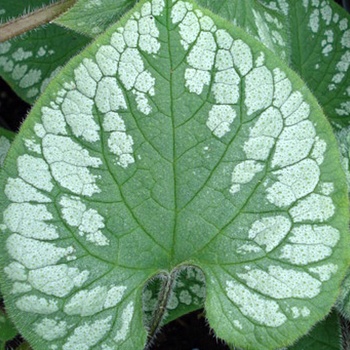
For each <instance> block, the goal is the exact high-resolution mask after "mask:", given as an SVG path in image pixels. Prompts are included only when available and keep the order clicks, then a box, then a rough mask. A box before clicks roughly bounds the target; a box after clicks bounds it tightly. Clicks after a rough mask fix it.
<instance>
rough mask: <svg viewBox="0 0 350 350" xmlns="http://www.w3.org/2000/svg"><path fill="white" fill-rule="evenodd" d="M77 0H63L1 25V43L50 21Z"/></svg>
mask: <svg viewBox="0 0 350 350" xmlns="http://www.w3.org/2000/svg"><path fill="white" fill-rule="evenodd" d="M76 1H77V0H61V1H58V2H55V3H53V4H51V5H48V6H45V7H42V8H40V9H38V10H35V11H33V12H30V13H28V14H26V15H23V16H21V17H17V18H15V19H13V20H11V21H9V22H6V23H4V24H2V25H0V43H1V42H4V41H6V40H9V39H12V38H14V37H16V36H18V35H21V34H23V33H26V32H28V31H30V30H32V29H34V28H37V27H39V26H41V25H43V24H46V23H49V22H50V21H52V20H53V19H55V18H56V17H58V16H59V15H60V14H62V13H63V12H65V11H67V10H68V9H69V8H70V7H71V6H72V5H73V4H74V3H75V2H76Z"/></svg>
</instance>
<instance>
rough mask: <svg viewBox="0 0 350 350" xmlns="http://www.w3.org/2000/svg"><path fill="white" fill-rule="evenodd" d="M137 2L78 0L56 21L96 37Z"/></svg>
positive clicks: (131, 0)
mask: <svg viewBox="0 0 350 350" xmlns="http://www.w3.org/2000/svg"><path fill="white" fill-rule="evenodd" d="M136 2H137V0H99V1H96V0H78V1H77V2H76V4H75V5H74V6H73V7H72V8H71V9H69V11H67V12H66V13H65V14H63V15H62V16H60V17H59V18H57V19H56V20H55V23H58V24H60V25H62V26H65V27H67V28H69V29H71V30H75V31H77V32H78V33H82V34H85V35H87V36H91V37H96V36H97V35H98V34H101V33H102V32H104V31H105V30H106V29H107V27H109V26H110V25H111V24H113V23H115V22H116V21H117V20H118V19H119V18H121V16H122V15H124V13H125V12H127V11H128V10H130V9H131V8H132V7H133V6H134V5H135V4H136Z"/></svg>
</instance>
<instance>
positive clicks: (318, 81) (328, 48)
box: [198, 0, 350, 127]
mask: <svg viewBox="0 0 350 350" xmlns="http://www.w3.org/2000/svg"><path fill="white" fill-rule="evenodd" d="M198 3H200V4H202V5H204V6H206V7H208V8H210V9H211V10H213V11H214V12H216V13H217V14H219V15H221V16H222V17H224V18H227V19H228V20H230V21H232V22H233V23H235V24H238V25H240V26H241V27H243V28H244V29H245V30H246V31H248V32H249V33H251V34H252V35H253V36H255V37H257V38H258V39H259V40H260V41H261V42H263V43H264V44H265V45H266V46H267V47H268V48H269V49H270V50H272V51H273V52H275V53H279V55H280V57H282V58H283V59H285V60H286V62H288V64H290V65H291V67H292V68H293V69H295V70H296V71H297V72H298V73H299V74H300V76H301V77H302V78H303V79H304V80H305V82H306V83H307V84H308V86H309V87H310V88H311V90H312V91H313V92H314V94H315V96H316V97H317V99H318V101H319V103H320V104H321V106H322V107H323V109H324V111H325V113H326V115H327V116H328V117H329V119H330V121H331V122H332V124H333V126H336V127H341V126H344V125H349V122H350V119H349V118H347V117H348V116H349V115H350V102H349V98H350V75H349V74H346V73H347V71H348V69H349V64H350V23H349V21H350V16H349V14H348V13H347V12H346V11H344V10H343V9H342V8H341V7H340V6H338V5H337V4H336V3H335V2H334V1H333V0H323V1H318V0H317V1H311V0H303V1H294V0H283V1H280V0H279V1H275V0H259V1H254V0H247V1H240V0H233V1H227V0H218V1H211V0H198Z"/></svg>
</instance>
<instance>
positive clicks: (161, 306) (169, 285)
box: [145, 270, 179, 349]
mask: <svg viewBox="0 0 350 350" xmlns="http://www.w3.org/2000/svg"><path fill="white" fill-rule="evenodd" d="M178 272H179V271H178V270H173V271H172V272H171V274H163V276H162V286H161V288H160V291H159V295H158V303H157V307H156V309H155V311H154V314H153V316H152V321H151V324H150V327H149V332H148V342H147V345H146V348H145V349H149V347H150V345H151V344H152V340H153V338H154V336H155V335H156V334H157V332H158V331H159V329H160V327H161V326H162V324H163V321H164V318H165V316H166V312H167V305H168V303H169V300H170V298H171V295H172V292H173V290H174V287H175V284H176V277H177V275H178Z"/></svg>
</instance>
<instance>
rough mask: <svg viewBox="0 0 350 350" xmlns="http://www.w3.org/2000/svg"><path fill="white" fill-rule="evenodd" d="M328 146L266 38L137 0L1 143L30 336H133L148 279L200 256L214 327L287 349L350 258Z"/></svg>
mask: <svg viewBox="0 0 350 350" xmlns="http://www.w3.org/2000/svg"><path fill="white" fill-rule="evenodd" d="M338 158H339V157H338V149H337V144H336V140H335V138H334V135H333V133H332V130H331V128H330V126H329V123H328V122H327V120H326V118H325V116H324V115H323V114H322V111H321V109H320V107H319V106H318V104H317V101H316V100H315V98H314V97H313V95H312V94H311V93H310V91H309V90H308V89H307V88H306V87H305V85H304V83H303V81H302V80H301V79H299V77H298V76H297V75H296V74H295V73H294V72H293V71H291V70H290V69H289V68H288V67H287V66H286V64H285V63H284V62H283V61H281V60H280V59H279V58H278V57H277V56H276V55H274V54H273V53H272V52H271V51H270V50H267V49H266V47H265V46H263V45H261V44H260V43H259V42H258V41H256V40H254V39H253V38H252V37H251V36H250V35H248V34H247V33H246V32H244V31H243V30H241V29H240V28H238V27H235V26H233V25H231V24H229V23H227V22H226V21H223V20H221V19H220V18H219V17H216V16H215V15H213V14H212V13H210V12H208V11H205V10H203V9H200V8H197V6H196V5H195V3H194V2H192V1H177V2H173V1H171V0H152V1H150V0H148V1H145V0H144V1H141V2H140V3H139V4H137V5H136V7H135V8H134V9H133V11H131V12H129V13H128V14H127V15H126V16H124V17H123V18H122V20H121V21H120V22H119V23H117V24H116V25H114V26H112V27H110V28H109V29H108V30H107V32H106V33H104V34H102V35H101V36H99V37H98V38H97V40H96V41H95V42H94V43H93V44H92V45H91V46H89V47H88V48H87V49H86V50H84V51H83V52H81V53H80V54H79V55H78V56H76V57H75V58H74V59H73V60H71V61H70V62H69V63H68V65H67V66H66V67H65V68H64V69H63V70H62V71H61V72H60V73H59V74H58V76H57V77H56V78H55V79H54V80H53V81H52V83H51V84H50V85H49V86H48V88H47V89H46V91H45V93H44V94H43V95H42V97H41V98H40V99H39V100H38V102H37V103H36V105H35V106H34V107H33V110H32V112H31V114H30V115H29V116H28V118H27V119H26V121H25V122H24V123H23V125H22V128H21V131H20V134H19V135H18V136H17V137H16V139H15V140H14V142H13V144H12V147H11V149H10V151H9V154H8V157H7V158H6V162H5V167H4V171H2V172H1V174H0V175H1V181H0V183H1V186H2V187H1V189H2V191H1V192H0V208H1V212H2V225H1V228H2V230H3V232H4V234H3V235H1V236H0V253H1V256H2V259H1V261H0V264H1V270H0V273H1V275H0V278H1V286H2V291H3V294H4V296H5V297H6V302H7V305H6V306H7V309H8V311H9V313H10V315H11V316H12V317H13V318H14V320H15V322H16V325H17V326H18V328H19V329H20V331H21V334H23V336H24V337H25V338H26V339H28V341H29V342H30V343H31V344H33V347H34V349H35V350H47V349H49V350H55V349H62V350H71V349H80V348H82V349H93V348H94V347H97V346H98V347H100V348H101V349H103V350H111V349H115V348H118V350H130V349H133V350H138V349H139V350H142V349H143V348H144V346H145V343H146V339H147V332H146V329H145V327H144V314H143V307H144V306H145V305H147V303H146V304H145V303H143V298H144V301H145V294H144V292H145V291H146V293H147V288H146V290H145V288H144V287H145V285H146V284H147V283H148V282H149V281H150V280H152V279H157V276H160V275H161V276H163V277H164V282H165V283H164V285H165V286H170V287H172V285H174V284H175V286H176V283H175V282H176V278H174V277H176V276H177V275H178V273H179V272H180V271H181V270H182V269H184V268H191V267H193V266H195V267H196V268H197V269H199V270H200V271H201V272H202V274H203V276H204V277H203V278H202V279H201V280H205V284H206V300H205V309H206V316H207V318H208V322H209V324H210V326H211V327H212V328H213V330H214V331H215V333H216V335H217V336H218V337H220V338H222V339H224V340H225V341H227V342H228V343H229V344H234V345H236V346H239V347H245V348H248V349H249V348H259V349H261V350H265V349H266V350H267V349H272V348H279V347H282V346H287V345H289V344H291V343H292V342H294V341H295V340H296V339H297V338H299V337H301V336H302V335H303V334H304V333H306V332H307V331H308V330H309V329H310V327H312V326H313V325H314V324H315V323H316V322H318V321H319V320H321V319H322V318H323V317H324V316H325V315H326V314H327V313H328V312H329V310H330V309H331V306H332V305H333V304H334V302H335V300H336V297H337V295H338V293H339V286H340V283H341V280H342V279H343V277H344V275H345V272H346V269H347V267H348V265H349V250H348V245H349V237H348V227H347V225H348V198H347V187H346V181H345V176H344V173H343V172H342V171H341V169H340V167H341V165H340V161H339V159H338ZM305 174H308V175H307V176H305ZM179 282H181V279H180V280H179ZM177 288H178V290H177V289H176V287H175V291H173V290H172V288H169V289H168V290H166V289H162V293H161V297H162V299H161V301H162V302H164V304H160V305H161V306H164V307H162V308H159V309H158V310H157V309H156V314H155V317H154V318H153V320H154V321H151V322H152V324H151V327H150V328H154V327H157V326H158V325H157V320H161V319H162V313H163V311H164V310H165V309H168V310H169V309H170V310H171V309H172V306H174V305H175V304H176V302H179V300H180V298H182V299H181V300H183V301H184V302H182V303H181V305H182V307H183V308H184V309H183V310H184V311H181V313H182V312H185V311H186V309H187V311H188V312H189V311H191V310H192V305H191V304H189V305H188V306H187V304H186V303H187V301H186V300H188V301H189V300H190V299H189V298H187V297H188V294H186V293H183V294H182V296H181V291H184V292H185V291H186V286H185V288H182V286H181V285H179V284H178V285H177ZM181 288H182V290H181ZM189 288H190V287H189ZM202 294H204V293H202ZM146 297H147V296H146ZM191 297H192V295H191ZM152 299H154V298H153V294H152V295H151V296H150V297H149V299H148V300H152ZM181 300H180V301H181ZM146 301H147V298H146ZM172 303H173V305H172Z"/></svg>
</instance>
